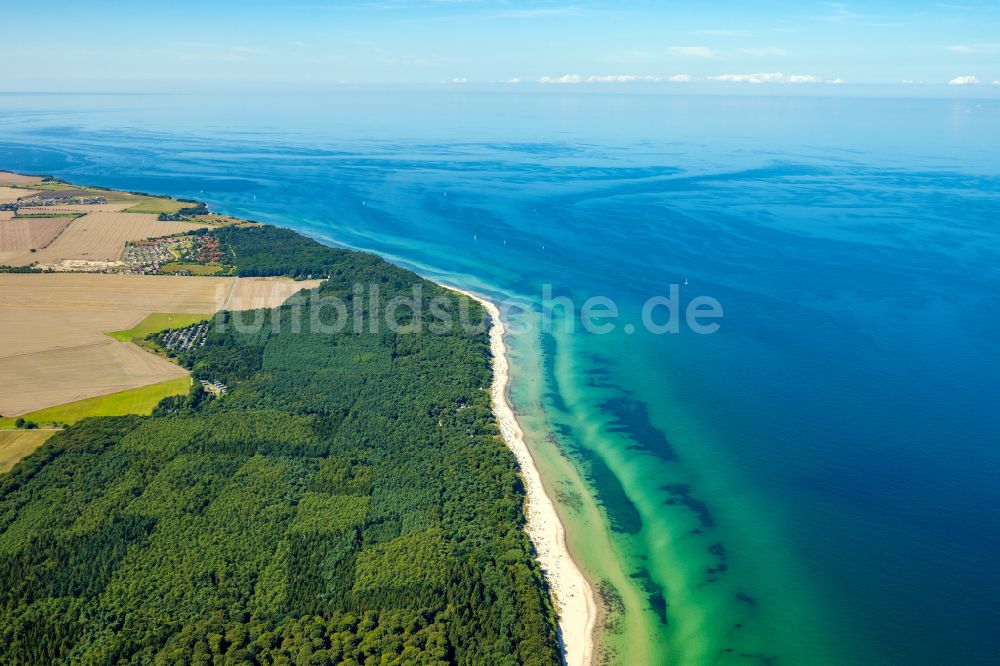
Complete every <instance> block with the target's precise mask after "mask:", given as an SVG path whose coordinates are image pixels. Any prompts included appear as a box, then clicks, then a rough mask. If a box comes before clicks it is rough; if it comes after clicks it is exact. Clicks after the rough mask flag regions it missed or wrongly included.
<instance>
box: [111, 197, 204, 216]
mask: <svg viewBox="0 0 1000 666" xmlns="http://www.w3.org/2000/svg"><path fill="white" fill-rule="evenodd" d="M197 205H198V204H195V203H191V202H185V201H176V200H174V199H159V198H157V197H146V198H145V199H144V200H143V201H141V202H140V203H138V204H136V205H133V206H131V207H129V208H128V209H127V210H128V212H130V213H157V214H159V213H176V212H177V211H179V210H181V209H182V208H193V207H194V206H197Z"/></svg>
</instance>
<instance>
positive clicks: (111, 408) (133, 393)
mask: <svg viewBox="0 0 1000 666" xmlns="http://www.w3.org/2000/svg"><path fill="white" fill-rule="evenodd" d="M190 386H191V378H190V377H178V378H177V379H170V380H168V381H165V382H160V383H159V384H151V385H149V386H140V387H139V388H134V389H129V390H127V391H119V392H118V393H111V394H108V395H101V396H98V397H96V398H87V399H86V400H78V401H76V402H68V403H66V404H65V405H56V406H55V407H48V408H46V409H40V410H38V411H37V412H31V413H29V414H22V415H21V416H20V417H18V418H23V419H24V420H25V421H34V422H35V423H37V424H38V425H39V426H40V427H43V428H44V427H46V425H49V424H53V423H65V424H66V425H72V424H73V423H76V422H77V421H79V420H80V419H85V418H87V417H88V416H122V415H123V414H149V413H151V412H152V411H153V407H156V405H157V403H159V402H160V401H161V400H163V399H164V398H166V397H169V396H172V395H183V394H185V393H187V392H188V388H189V387H190ZM14 421H15V418H14V417H5V418H0V430H9V429H12V428H14Z"/></svg>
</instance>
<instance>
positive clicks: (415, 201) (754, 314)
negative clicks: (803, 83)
mask: <svg viewBox="0 0 1000 666" xmlns="http://www.w3.org/2000/svg"><path fill="white" fill-rule="evenodd" d="M0 169H13V170H18V171H26V172H38V173H49V174H55V175H58V176H60V177H64V178H66V179H70V180H73V181H74V182H81V183H88V184H95V185H102V186H108V187H114V188H120V189H129V190H141V191H148V192H158V193H164V194H170V195H174V196H181V197H189V198H197V199H200V200H204V201H207V202H208V203H209V204H210V205H211V206H212V208H213V209H215V210H217V211H219V212H227V213H232V214H236V215H242V216H245V217H249V218H252V219H258V220H262V221H268V222H272V223H275V224H281V225H285V226H289V227H292V228H295V229H297V230H300V231H302V232H304V233H307V234H310V235H312V236H314V237H317V238H319V239H322V240H325V241H327V242H331V243H335V244H340V245H345V246H349V247H355V248H362V249H367V250H372V251H375V252H378V253H380V254H383V255H384V256H387V257H389V258H391V259H393V260H395V261H398V262H399V263H402V264H404V265H407V266H411V267H414V268H416V269H417V270H419V271H420V272H422V273H423V274H425V275H428V276H430V277H433V278H437V279H441V280H444V281H447V282H449V283H452V284H457V285H460V286H463V287H467V288H471V289H474V290H477V291H480V292H482V293H484V294H487V295H489V296H491V297H494V298H497V299H510V298H516V299H519V300H520V301H522V302H526V303H529V304H531V305H532V306H533V307H535V308H537V307H539V305H540V299H541V296H542V293H543V288H544V285H551V289H552V291H553V292H554V293H555V294H557V295H564V296H569V297H572V298H573V299H574V300H575V302H576V303H578V304H582V302H583V301H584V300H585V299H586V298H588V297H590V296H594V295H603V296H608V297H610V298H611V299H613V300H614V301H615V302H616V303H617V304H618V306H619V309H620V311H621V320H620V322H619V324H620V325H619V326H618V327H617V329H616V330H615V332H613V333H611V334H608V335H592V334H587V333H583V332H576V333H574V334H566V333H562V332H559V331H554V332H548V333H546V332H542V331H539V330H535V331H534V332H533V333H528V334H524V335H523V336H521V338H520V339H513V340H512V341H511V344H512V347H513V353H514V362H515V365H514V381H515V386H514V394H513V398H514V401H515V406H516V407H517V408H518V409H519V410H520V411H522V412H523V413H525V414H526V415H527V416H528V417H529V419H530V420H531V421H532V423H533V424H534V426H535V430H536V434H537V431H538V430H548V431H550V436H549V437H548V438H547V439H544V438H540V443H538V442H536V446H550V447H557V448H558V451H559V452H560V455H564V456H565V459H566V460H568V461H569V462H570V463H571V464H572V465H573V466H574V467H575V468H576V469H579V470H580V472H581V474H582V475H583V476H584V477H585V478H586V479H587V483H588V488H589V492H591V493H592V494H593V495H594V496H596V497H597V499H598V501H599V502H600V507H601V511H602V512H603V516H604V518H605V520H606V521H607V525H608V526H610V532H609V534H610V541H611V543H612V545H613V549H614V552H615V555H616V557H617V558H618V559H619V560H620V562H621V567H622V569H623V570H624V571H625V572H626V574H625V575H626V576H627V578H628V579H629V580H630V581H631V584H633V585H634V586H635V587H636V589H638V590H639V591H640V597H641V599H642V608H641V609H639V610H636V609H634V608H631V607H630V608H631V609H630V611H629V612H632V613H639V614H642V618H641V619H642V626H643V631H644V632H645V633H646V634H648V639H649V642H650V645H651V647H650V648H649V650H648V651H647V652H646V654H648V655H650V656H649V658H650V659H651V660H655V661H663V662H673V663H725V664H728V663H734V664H735V663H778V664H780V663H788V664H810V663H816V664H827V663H844V664H855V663H868V664H989V663H996V660H997V655H998V654H1000V637H998V636H1000V633H998V631H997V628H998V626H1000V610H998V603H1000V601H998V600H1000V570H998V562H1000V520H998V516H997V512H998V510H997V507H998V506H1000V435H998V431H1000V389H998V387H997V377H998V375H1000V351H998V349H997V342H998V336H997V333H996V331H997V326H998V324H1000V304H998V302H997V296H998V292H1000V289H998V287H1000V228H998V225H1000V102H997V101H990V100H977V101H961V100H954V99H953V100H915V99H905V100H904V99H861V98H843V99H838V98H822V99H821V98H804V97H797V98H777V97H740V98H726V97H711V96H704V97H684V96H658V95H626V94H612V95H606V94H561V93H550V94H523V95H521V94H510V93H489V92H470V93H446V92H416V91H410V92H395V93H383V92H374V91H355V92H344V93H338V94H331V95H321V96H271V97H262V96H257V97H251V96H245V97H239V96H235V97H234V96H229V97H218V98H215V97H205V96H183V95H181V96H154V95H146V96H138V95H137V96H129V95H104V96H81V95H0ZM685 280H686V281H687V284H686V285H684V284H683V283H684V282H685ZM670 284H678V285H681V286H680V287H679V290H680V293H681V295H682V300H683V301H684V302H685V303H686V302H688V301H689V300H690V299H691V298H693V297H695V296H709V297H712V298H714V299H716V300H717V301H718V302H719V303H721V305H722V307H723V309H724V317H723V319H722V320H721V328H720V330H719V331H718V332H717V333H715V334H712V335H695V334H693V333H691V332H690V331H686V330H682V331H681V332H680V333H678V334H676V335H673V334H667V335H653V334H651V333H649V332H647V331H645V330H643V327H642V326H637V331H636V333H635V334H628V333H626V332H625V331H624V327H623V326H622V324H624V323H626V322H627V323H633V324H634V325H638V324H639V323H640V318H639V312H640V311H641V308H642V305H643V303H644V302H646V301H647V299H649V298H651V297H654V296H665V295H667V294H668V290H669V285H670ZM517 316H518V315H516V314H514V315H512V317H514V318H516V317H517ZM525 319H526V320H527V319H530V317H525ZM518 382H520V385H519V384H518ZM567 511H568V513H567V516H568V518H569V520H568V525H569V527H570V530H571V531H572V530H573V528H574V525H575V523H574V520H573V518H572V511H571V510H567ZM580 525H582V523H581V524H580ZM580 525H577V529H578V530H579V529H583V527H581V526H580ZM590 529H597V527H595V526H593V525H591V526H590ZM581 555H582V556H583V559H584V560H585V561H586V560H587V557H586V553H582V554H581ZM585 563H586V562H585ZM719 565H724V566H722V567H720V566H719ZM600 566H601V561H600V558H599V557H596V556H595V557H594V558H593V562H592V563H591V568H592V569H594V570H596V569H599V568H600ZM592 573H595V575H597V576H598V577H602V575H603V574H601V572H600V571H593V572H592ZM620 591H621V590H620ZM626 596H627V595H626ZM627 619H628V618H627ZM629 621H632V620H631V619H629ZM634 621H635V622H636V623H639V622H640V618H639V617H638V615H636V616H635V618H634ZM613 642H614V640H613V638H612V639H611V643H613ZM619 654H623V653H619Z"/></svg>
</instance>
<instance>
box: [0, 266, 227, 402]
mask: <svg viewBox="0 0 1000 666" xmlns="http://www.w3.org/2000/svg"><path fill="white" fill-rule="evenodd" d="M234 283H235V280H234V278H201V277H170V276H139V275H137V276H124V275H87V274H67V273H61V274H60V273H57V274H45V275H18V274H2V275H0V319H2V320H3V322H4V325H3V327H0V376H2V377H3V378H4V379H5V381H4V382H3V383H2V385H0V414H3V415H5V416H17V415H19V414H22V413H25V412H31V411H35V410H38V409H42V408H45V407H51V406H54V405H59V404H63V403H67V402H71V401H74V400H80V399H83V398H89V397H93V396H97V395H103V394H107V393H114V392H117V391H122V390H125V389H131V388H136V387H139V386H145V385H148V384H154V383H158V382H162V381H165V380H168V379H174V378H177V377H182V376H185V375H186V372H185V371H184V370H183V369H181V368H180V367H178V366H177V365H175V364H173V363H171V362H169V361H167V360H165V359H163V358H161V357H158V356H155V355H153V354H150V353H148V352H145V351H143V350H142V349H140V348H139V347H137V346H135V345H133V344H131V343H127V342H120V341H118V340H115V339H113V338H111V337H109V336H108V335H106V333H107V332H110V331H124V330H127V329H131V328H133V327H135V326H137V325H140V324H141V322H143V320H145V319H146V318H147V317H148V316H149V315H150V314H152V313H154V312H171V313H179V315H192V314H196V315H198V318H199V319H200V318H201V317H202V316H203V315H204V313H212V312H215V311H217V310H219V309H220V308H221V307H222V306H223V305H224V304H225V302H226V300H227V299H228V296H229V292H230V291H231V290H232V288H233V285H234Z"/></svg>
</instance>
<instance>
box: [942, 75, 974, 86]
mask: <svg viewBox="0 0 1000 666" xmlns="http://www.w3.org/2000/svg"><path fill="white" fill-rule="evenodd" d="M977 83H979V79H977V78H976V77H974V76H956V77H955V78H953V79H952V80H951V81H949V82H948V85H951V86H973V85H976V84H977Z"/></svg>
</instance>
